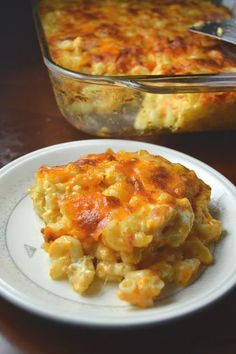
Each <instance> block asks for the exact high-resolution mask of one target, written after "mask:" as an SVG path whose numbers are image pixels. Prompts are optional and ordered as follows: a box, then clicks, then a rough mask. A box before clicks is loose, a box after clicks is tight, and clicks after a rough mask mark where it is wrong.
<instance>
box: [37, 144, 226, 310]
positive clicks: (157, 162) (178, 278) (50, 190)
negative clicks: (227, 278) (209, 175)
mask: <svg viewBox="0 0 236 354" xmlns="http://www.w3.org/2000/svg"><path fill="white" fill-rule="evenodd" d="M210 194H211V189H210V187H209V186H208V185H207V184H205V183H204V182H203V181H202V180H200V179H199V178H198V177H197V176H196V174H195V173H194V172H193V171H191V170H189V169H187V168H185V167H184V166H182V165H180V164H178V163H171V162H169V161H167V160H166V159H164V158H163V157H161V156H154V155H151V154H149V153H148V152H146V151H142V150H141V151H138V152H125V151H119V152H113V151H112V150H107V151H106V152H104V153H101V154H90V155H86V156H84V157H82V158H80V159H79V160H78V161H75V162H71V163H68V164H67V165H64V166H55V167H49V166H43V167H41V168H39V170H38V171H37V173H36V183H35V185H34V186H32V187H31V188H30V196H31V198H32V200H33V204H34V208H35V210H36V212H37V213H38V215H39V216H40V217H41V218H42V220H43V221H44V223H45V227H44V228H43V229H42V233H43V236H44V240H45V244H44V248H45V250H46V251H47V252H48V254H49V257H50V259H51V266H50V276H51V278H52V279H54V280H59V279H68V281H69V282H70V283H71V285H72V287H73V288H74V290H75V291H77V292H78V293H80V294H86V290H87V289H88V288H89V286H90V284H91V283H92V282H93V280H94V279H95V277H97V278H100V279H102V281H104V282H118V283H119V290H118V297H119V298H120V299H121V300H125V301H127V302H128V303H130V304H133V305H137V306H140V307H147V306H151V305H152V304H153V302H154V300H155V299H156V297H158V295H159V294H160V292H161V291H162V289H163V288H164V287H168V286H170V285H171V286H185V285H186V284H188V283H189V282H190V281H191V279H192V278H193V276H194V275H196V274H197V272H198V270H199V268H200V267H201V266H202V265H205V266H207V265H210V264H211V263H212V262H213V255H212V253H211V250H210V246H211V245H212V244H213V243H214V242H216V241H217V240H218V239H219V238H220V236H221V222H220V221H219V220H216V219H214V218H213V217H212V216H211V214H210V212H209V209H208V205H209V201H210Z"/></svg>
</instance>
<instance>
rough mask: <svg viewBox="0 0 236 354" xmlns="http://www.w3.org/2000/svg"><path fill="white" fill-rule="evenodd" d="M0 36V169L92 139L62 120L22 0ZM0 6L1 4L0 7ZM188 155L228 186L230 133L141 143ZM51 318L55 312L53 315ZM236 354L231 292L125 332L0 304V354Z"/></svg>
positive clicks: (234, 135) (13, 5) (7, 8)
mask: <svg viewBox="0 0 236 354" xmlns="http://www.w3.org/2000/svg"><path fill="white" fill-rule="evenodd" d="M4 3H5V5H4V9H3V10H1V12H0V16H1V21H0V30H1V32H0V33H1V34H3V36H1V55H0V64H1V65H0V70H1V72H0V123H1V129H0V164H1V166H2V165H4V164H6V163H8V162H9V161H11V160H13V159H15V158H17V157H18V156H21V155H23V154H25V153H28V152H30V151H32V150H35V149H38V148H41V147H44V146H48V145H52V144H56V143H61V142H66V141H71V140H80V139H91V138H94V137H92V136H89V135H87V134H84V133H82V132H78V131H76V130H75V129H74V128H73V127H71V126H70V125H69V124H68V123H67V122H65V120H64V119H63V118H62V116H61V114H60V113H59V111H58V109H57V107H56V103H55V101H54V97H53V93H52V90H51V87H50V83H49V79H48V75H47V71H46V69H45V67H44V65H43V62H42V58H41V54H40V50H39V46H38V43H37V39H36V34H35V31H34V27H33V23H32V18H31V10H30V6H29V3H28V2H27V1H18V0H12V1H9V2H7V1H5V2H4ZM1 6H2V5H1ZM142 140H145V141H149V142H153V143H156V144H160V145H164V146H168V147H170V148H173V149H176V150H179V151H182V152H184V153H187V154H190V155H192V156H194V157H196V158H198V159H200V160H202V161H204V162H206V163H208V164H209V165H210V166H212V167H214V168H215V169H216V170H218V171H219V172H221V173H222V174H224V175H225V176H226V177H227V178H228V179H230V180H231V181H232V182H233V183H236V167H235V153H236V132H229V131H228V132H218V133H198V134H181V135H169V136H168V135H165V136H160V137H149V138H146V139H142ZM58 311H60V310H59V309H58ZM149 351H150V352H154V353H161V354H165V353H174V354H178V353H181V354H184V353H186V354H187V353H192V354H195V353H196V354H197V353H201V354H235V353H236V290H232V291H231V292H230V293H229V294H227V295H226V296H225V297H224V298H223V299H221V300H220V301H218V302H217V303H214V304H212V305H211V306H210V307H208V308H207V309H205V310H204V311H201V312H199V313H195V314H192V315H190V316H188V317H185V318H182V319H181V320H178V321H174V322H171V323H165V324H163V325H159V326H151V327H146V328H138V329H127V330H109V329H107V330H104V329H103V330H98V329H91V328H81V327H78V326H69V325H66V324H59V323H54V322H52V321H49V320H46V319H43V318H39V317H37V316H35V315H33V314H30V313H27V312H25V311H23V310H21V309H19V308H16V307H15V306H14V305H12V304H10V303H9V302H7V301H6V300H4V299H0V354H20V353H32V354H36V353H37V354H39V353H42V354H47V353H48V354H54V353H55V354H62V353H83V354H86V353H121V352H123V353H147V352H149Z"/></svg>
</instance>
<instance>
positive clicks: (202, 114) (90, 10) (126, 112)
mask: <svg viewBox="0 0 236 354" xmlns="http://www.w3.org/2000/svg"><path fill="white" fill-rule="evenodd" d="M39 12H40V16H41V21H42V25H43V28H44V32H45V36H46V40H47V43H48V47H49V51H50V55H51V58H52V60H53V61H54V62H55V63H56V64H58V65H60V66H62V67H63V68H66V69H69V70H71V71H74V72H77V73H83V74H92V75H102V76H108V75H111V76H121V75H160V74H161V75H171V74H174V75H175V74H189V73H191V74H203V73H220V72H227V73H235V72H236V56H235V55H234V56H233V55H229V54H228V51H226V50H225V48H224V46H223V45H222V42H221V41H218V40H216V39H213V38H209V37H205V36H202V35H199V34H194V33H190V32H189V31H188V28H189V27H190V26H191V25H193V24H194V23H196V22H199V21H207V20H213V21H217V20H222V19H226V18H228V17H230V16H231V14H230V11H229V10H228V9H226V8H225V7H223V6H220V5H216V4H215V3H213V2H211V1H208V0H200V1H199V0H178V1H174V0H169V1H163V0H131V1H130V0H121V1H116V0H90V1H87V0H76V1H75V0H54V1H51V0H50V1H49V0H44V1H41V2H40V5H39ZM51 78H52V82H53V85H54V90H55V93H56V98H57V101H58V104H59V106H60V108H61V110H62V112H63V114H64V115H65V116H67V119H69V120H70V122H71V123H72V124H74V125H75V126H77V127H78V128H80V129H82V130H86V131H89V132H92V133H96V134H98V135H112V134H113V133H114V134H123V133H126V132H129V133H132V132H136V133H138V134H144V133H148V132H153V131H154V132H155V131H166V130H167V131H174V132H178V131H196V130H209V129H221V128H224V129H225V128H228V129H229V128H236V121H235V111H236V93H235V92H227V93H225V92H224V93H223V92H222V93H194V94H170V95H169V94H168V95H165V94H153V93H144V92H141V91H138V90H137V91H136V90H134V89H127V88H123V87H116V86H115V85H113V86H111V85H110V86H109V85H105V84H104V85H101V84H100V85H96V84H95V83H92V82H88V81H89V80H87V82H86V81H85V80H84V81H83V80H81V81H76V80H73V79H71V78H66V76H63V75H61V76H60V75H59V74H55V73H53V70H52V71H51Z"/></svg>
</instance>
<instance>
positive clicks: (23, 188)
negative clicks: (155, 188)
mask: <svg viewBox="0 0 236 354" xmlns="http://www.w3.org/2000/svg"><path fill="white" fill-rule="evenodd" d="M107 148H112V149H113V150H115V151H117V150H120V149H123V150H127V151H136V150H140V149H145V150H147V151H149V152H150V153H152V154H159V155H162V156H164V157H165V158H167V159H168V160H170V161H172V162H180V163H182V164H183V165H185V166H187V167H188V168H190V169H194V170H195V171H196V173H197V175H198V176H199V177H200V178H202V179H203V180H204V181H206V182H207V183H208V184H209V185H210V186H211V187H212V199H213V203H214V204H215V205H217V206H218V208H219V217H220V219H221V220H222V221H223V225H224V230H225V236H224V237H223V239H222V240H221V241H220V243H219V244H218V245H217V247H216V249H215V263H214V265H212V266H210V267H208V268H207V269H206V270H205V271H204V272H203V274H202V275H201V276H200V278H199V279H198V280H197V281H195V282H194V283H193V284H191V285H189V286H188V287H186V288H184V289H183V290H181V291H178V292H176V293H175V294H172V295H171V296H169V297H167V298H164V299H162V300H160V301H157V302H156V305H155V306H154V307H152V308H148V309H145V310H142V309H136V308H133V307H131V306H129V305H127V304H126V303H123V302H122V301H120V300H119V299H117V297H116V290H117V285H115V286H114V285H107V286H100V287H99V286H97V288H99V289H92V291H91V294H90V296H87V297H82V296H80V295H78V294H76V293H75V292H73V291H72V289H71V287H70V285H69V284H68V283H67V282H63V281H61V282H60V281H58V282H57V281H52V280H51V279H50V278H49V276H48V269H49V260H48V256H47V254H46V253H45V252H44V251H43V250H42V249H41V244H42V236H41V234H40V228H41V227H42V222H41V221H40V220H39V218H38V217H37V216H36V215H35V212H34V210H33V207H32V203H31V200H30V199H29V197H28V195H27V189H28V187H29V186H30V185H31V184H32V182H33V175H34V172H35V171H36V169H37V168H38V167H39V166H41V165H43V164H49V165H56V164H64V163H67V162H69V161H74V160H76V159H78V158H79V157H80V156H82V155H84V154H87V153H99V152H102V151H104V150H106V149H107ZM235 210H236V192H235V187H234V186H233V185H232V184H231V183H230V182H229V181H228V180H227V179H226V178H225V177H223V176H222V175H220V174H219V173H218V172H216V171H215V170H213V169H212V168H210V167H209V166H207V165H205V164H204V163H202V162H200V161H198V160H196V159H194V158H192V157H189V156H187V155H185V154H182V153H180V152H177V151H174V150H170V149H168V148H165V147H161V146H157V145H152V144H146V143H141V142H135V141H125V140H87V141H79V142H71V143H65V144H60V145H55V146H50V147H48V148H44V149H41V150H38V151H35V152H33V153H30V154H28V155H25V156H23V157H21V158H19V159H17V160H15V161H13V162H12V163H10V164H9V165H7V166H5V167H3V168H2V169H1V170H0V259H1V266H0V294H2V295H3V296H4V297H5V298H7V299H8V300H10V301H11V302H13V303H15V304H16V305H19V306H21V307H23V308H24V309H27V310H30V311H32V312H34V313H37V314H40V315H43V316H46V317H49V318H53V319H55V320H61V321H65V322H71V323H78V324H86V325H97V326H104V325H105V326H106V325H109V326H127V325H129V326H130V325H140V324H146V323H158V322H162V321H164V320H168V319H173V318H176V317H179V316H181V315H185V314H187V313H190V312H192V311H195V310H197V309H199V308H201V307H203V306H206V305H208V304H210V303H211V302H212V301H214V300H216V299H217V298H219V297H220V296H222V295H223V294H224V293H225V292H227V291H228V290H229V289H231V288H232V287H233V286H234V285H235V283H236V262H235V258H236V218H235ZM94 288H96V286H94Z"/></svg>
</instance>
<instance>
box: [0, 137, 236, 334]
mask: <svg viewBox="0 0 236 354" xmlns="http://www.w3.org/2000/svg"><path fill="white" fill-rule="evenodd" d="M100 143H101V144H102V145H107V148H109V144H111V145H112V144H114V143H115V144H118V145H119V144H126V143H127V144H132V145H133V147H134V146H135V145H136V146H137V150H140V149H142V148H143V149H144V148H145V147H146V149H148V147H150V148H155V149H158V148H160V149H161V150H162V152H166V153H169V154H174V156H177V157H178V156H179V157H181V158H182V159H184V160H185V161H189V162H191V163H193V164H194V165H196V166H199V167H200V168H201V169H203V170H204V171H206V172H209V173H210V174H212V175H213V176H214V177H215V178H216V179H217V180H218V181H220V182H221V183H223V184H224V185H226V187H228V188H229V190H230V191H231V192H232V196H233V197H234V198H236V187H235V186H234V184H233V183H232V182H231V181H230V180H229V179H227V178H226V177H225V176H224V175H222V174H221V173H220V172H218V171H217V170H215V169H214V168H213V167H211V166H209V165H208V164H206V163H204V162H202V161H200V160H198V159H197V158H195V157H192V156H191V155H188V154H185V153H183V152H180V151H178V150H175V149H171V148H168V147H165V146H162V145H158V144H153V143H146V142H143V141H136V140H122V139H86V140H75V141H70V142H65V143H59V144H55V145H50V146H47V147H43V148H40V149H37V150H34V151H32V152H30V153H27V154H24V155H23V156H20V157H18V158H17V159H15V160H13V161H12V162H10V163H8V164H7V165H5V166H3V167H2V168H1V169H0V180H1V177H3V176H4V175H5V174H7V173H10V172H11V170H12V169H14V167H16V166H18V165H20V164H21V163H22V162H26V161H29V160H31V159H34V158H35V157H37V156H40V155H45V154H47V153H48V152H50V151H57V150H61V149H64V148H69V147H74V146H77V145H78V146H88V145H91V146H94V147H96V146H99V144H100ZM127 146H128V145H127ZM111 148H112V146H111ZM127 150H128V151H129V149H127ZM162 152H160V155H162ZM91 153H92V152H91ZM180 163H181V162H180ZM231 278H232V280H231V281H230V282H229V281H228V282H227V284H228V285H227V286H226V289H225V288H224V289H223V290H221V291H218V292H217V295H216V296H215V297H214V296H213V298H212V299H211V298H210V299H208V296H207V300H205V301H204V300H203V303H202V304H200V305H199V304H198V306H197V307H196V308H194V303H193V305H190V308H189V305H188V306H187V309H186V308H183V310H182V311H181V312H179V313H177V314H173V315H170V316H169V315H168V316H167V317H166V318H164V319H163V318H156V319H155V318H153V317H152V318H149V317H147V318H146V317H145V318H141V319H140V320H139V319H138V318H131V321H129V320H128V321H127V322H123V323H121V321H122V318H121V319H119V321H120V323H113V322H112V320H110V319H109V320H108V321H107V320H106V321H107V322H101V321H100V322H94V321H93V320H91V319H90V318H88V320H87V321H86V320H84V319H82V320H81V319H80V318H74V317H73V318H68V317H65V316H64V315H62V316H61V315H60V314H59V315H58V314H56V313H55V312H53V311H51V312H48V311H46V310H44V309H42V308H37V305H36V304H33V303H31V302H29V303H26V302H24V299H22V297H18V296H17V294H18V293H19V291H18V290H16V289H14V288H13V287H12V286H10V285H9V284H8V283H6V282H5V281H3V280H2V279H1V278H0V295H1V296H2V297H3V298H5V299H6V300H8V301H10V302H11V303H13V304H14V305H16V306H18V307H20V308H21V309H23V310H26V311H29V312H30V313H33V314H36V315H39V316H40V317H43V318H47V319H51V320H54V321H58V322H62V323H70V324H73V325H82V326H88V327H97V328H99V327H101V328H102V327H112V328H114V327H115V328H125V327H129V326H132V327H137V326H144V325H151V324H156V325H157V324H162V323H166V322H169V321H173V320H176V319H179V318H181V317H186V316H188V315H190V314H193V313H195V312H198V311H201V310H203V309H204V308H206V307H208V306H211V304H213V303H215V302H217V301H219V300H220V299H221V298H222V297H224V296H225V295H226V294H227V293H229V291H231V290H233V289H234V287H235V285H236V274H235V276H234V277H233V276H232V277H231Z"/></svg>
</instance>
